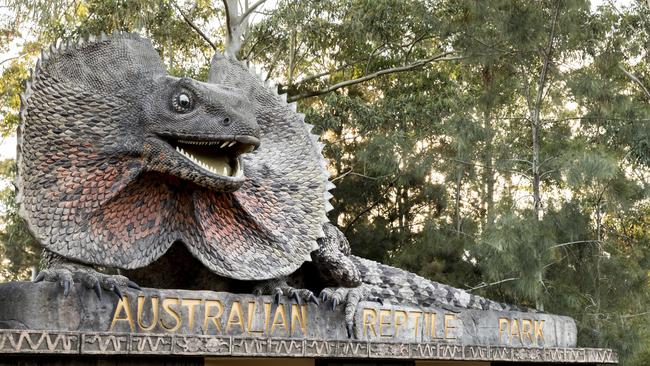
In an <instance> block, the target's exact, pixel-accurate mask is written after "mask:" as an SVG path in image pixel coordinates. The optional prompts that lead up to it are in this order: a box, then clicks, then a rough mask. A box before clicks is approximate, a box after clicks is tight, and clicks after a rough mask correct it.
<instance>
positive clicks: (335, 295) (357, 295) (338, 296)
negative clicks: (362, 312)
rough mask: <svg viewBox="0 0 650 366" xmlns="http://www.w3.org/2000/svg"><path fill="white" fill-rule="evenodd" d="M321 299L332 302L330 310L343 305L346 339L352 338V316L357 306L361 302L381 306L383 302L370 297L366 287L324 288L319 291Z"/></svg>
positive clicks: (369, 290)
mask: <svg viewBox="0 0 650 366" xmlns="http://www.w3.org/2000/svg"><path fill="white" fill-rule="evenodd" d="M321 297H322V298H323V299H331V300H332V310H333V311H334V310H336V307H337V306H338V305H339V304H341V305H344V311H343V313H344V316H345V330H346V331H347V333H348V338H354V337H355V334H354V330H355V328H354V314H355V312H356V310H357V305H359V303H360V302H361V301H364V300H367V301H377V302H379V303H380V304H382V305H383V301H382V300H381V299H380V298H378V297H376V296H373V295H372V291H371V288H370V287H369V286H367V285H361V286H357V287H351V288H349V287H338V288H332V287H328V288H324V289H323V291H321Z"/></svg>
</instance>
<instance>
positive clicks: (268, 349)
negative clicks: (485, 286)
mask: <svg viewBox="0 0 650 366" xmlns="http://www.w3.org/2000/svg"><path fill="white" fill-rule="evenodd" d="M0 328H1V329H0V353H19V354H20V353H52V352H56V353H69V354H101V355H110V354H124V355H147V354H149V355H152V354H156V355H192V356H197V355H200V356H248V357H252V356H253V357H254V356H259V357H314V358H339V357H343V358H383V359H398V358H405V359H441V360H485V361H518V362H527V361H531V362H547V363H553V362H558V363H567V362H569V363H571V362H573V363H596V362H598V363H616V362H617V355H616V353H615V352H613V351H611V350H606V349H586V348H575V345H576V326H575V323H574V321H573V320H572V319H571V318H568V317H564V316H557V315H549V314H540V313H526V312H498V311H477V310H463V311H451V310H446V309H440V308H416V307H404V306H397V305H391V304H384V305H380V304H377V303H371V302H364V303H361V304H360V305H359V306H358V307H357V311H356V315H355V328H354V333H355V334H354V335H355V336H354V337H353V338H351V339H349V338H348V336H347V331H346V328H345V321H344V316H343V307H341V306H339V307H338V308H337V309H335V310H332V307H331V303H325V304H321V305H320V306H317V305H315V304H296V303H295V302H293V301H291V300H289V299H287V298H283V299H282V300H281V301H280V303H279V304H275V303H274V302H273V299H272V298H271V297H268V296H252V295H246V294H231V293H221V292H209V291H182V290H156V289H145V290H144V291H128V292H126V293H125V294H124V297H123V298H122V299H118V297H117V296H116V295H115V294H112V293H107V292H105V293H104V296H103V297H102V299H101V300H99V299H98V298H97V296H96V295H95V293H94V292H93V291H91V290H87V289H85V288H83V287H81V286H75V287H74V288H73V289H72V290H71V292H70V294H69V296H68V297H67V298H66V297H64V296H63V293H62V291H61V290H60V288H59V287H58V286H57V285H56V284H52V283H38V284H33V283H20V282H15V283H8V284H2V285H0Z"/></svg>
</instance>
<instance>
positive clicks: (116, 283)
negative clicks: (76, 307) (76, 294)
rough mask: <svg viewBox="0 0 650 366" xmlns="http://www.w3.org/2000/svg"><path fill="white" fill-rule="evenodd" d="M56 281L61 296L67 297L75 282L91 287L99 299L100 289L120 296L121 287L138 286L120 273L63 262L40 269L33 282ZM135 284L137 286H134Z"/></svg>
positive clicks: (121, 295) (121, 293)
mask: <svg viewBox="0 0 650 366" xmlns="http://www.w3.org/2000/svg"><path fill="white" fill-rule="evenodd" d="M41 281H46V282H58V283H59V285H60V286H61V287H62V288H63V296H65V297H67V296H68V295H70V292H71V291H72V289H73V286H74V285H75V284H77V283H79V284H82V285H83V287H85V288H87V289H89V290H90V289H92V290H93V292H94V293H95V295H97V298H98V299H99V300H101V299H102V289H104V290H107V291H112V292H114V293H115V294H116V295H117V296H119V297H120V298H122V297H123V296H124V295H123V292H122V291H123V290H122V288H129V287H130V288H139V286H138V285H137V284H136V283H135V282H133V281H130V280H129V279H128V278H126V277H124V276H121V275H107V274H104V273H100V272H97V271H95V270H94V269H93V268H90V267H86V266H83V265H78V264H63V265H61V266H58V267H53V268H48V269H44V270H43V271H41V272H40V273H39V274H38V275H37V276H36V278H35V279H34V282H41ZM136 286H137V287H136Z"/></svg>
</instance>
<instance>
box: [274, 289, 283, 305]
mask: <svg viewBox="0 0 650 366" xmlns="http://www.w3.org/2000/svg"><path fill="white" fill-rule="evenodd" d="M281 296H282V289H279V288H276V289H275V294H274V295H273V301H274V302H275V305H277V304H279V303H280V297H281Z"/></svg>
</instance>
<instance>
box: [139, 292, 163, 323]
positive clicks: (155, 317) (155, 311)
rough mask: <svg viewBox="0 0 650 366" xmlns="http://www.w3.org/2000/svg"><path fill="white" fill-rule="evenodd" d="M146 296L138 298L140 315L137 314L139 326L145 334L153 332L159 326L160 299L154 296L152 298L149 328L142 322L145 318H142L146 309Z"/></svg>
mask: <svg viewBox="0 0 650 366" xmlns="http://www.w3.org/2000/svg"><path fill="white" fill-rule="evenodd" d="M144 300H145V297H144V296H142V295H141V296H138V313H137V314H136V316H137V318H138V326H139V327H140V330H143V331H145V332H148V331H151V330H153V329H154V328H155V327H156V325H158V297H157V296H152V297H151V312H152V315H151V318H152V319H151V324H150V325H149V326H145V325H144V323H143V322H142V320H143V318H144V316H142V312H143V308H144Z"/></svg>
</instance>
